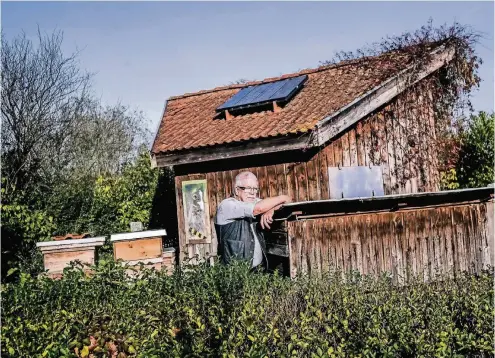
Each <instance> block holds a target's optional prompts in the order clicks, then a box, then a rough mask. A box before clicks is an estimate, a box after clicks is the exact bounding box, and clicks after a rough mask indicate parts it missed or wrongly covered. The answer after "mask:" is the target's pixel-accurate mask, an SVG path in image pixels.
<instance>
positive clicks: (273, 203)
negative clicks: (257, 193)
mask: <svg viewBox="0 0 495 358" xmlns="http://www.w3.org/2000/svg"><path fill="white" fill-rule="evenodd" d="M288 202H290V198H289V197H288V196H287V195H279V196H274V197H271V198H266V199H263V200H261V201H259V202H257V203H256V205H255V206H254V210H253V214H254V216H256V215H259V214H264V213H266V212H267V211H270V210H272V209H275V210H276V209H278V208H280V207H281V206H282V205H283V204H286V203H288Z"/></svg>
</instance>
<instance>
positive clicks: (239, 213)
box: [215, 198, 263, 267]
mask: <svg viewBox="0 0 495 358" xmlns="http://www.w3.org/2000/svg"><path fill="white" fill-rule="evenodd" d="M259 201H261V199H256V200H255V201H254V202H252V203H246V202H244V201H240V200H237V199H236V198H227V199H225V200H223V201H222V202H221V203H220V205H219V206H218V209H217V215H216V216H215V224H217V225H226V224H230V223H231V222H233V221H235V220H236V219H242V218H246V217H247V218H254V215H253V210H254V206H255V205H256V203H257V202H259ZM253 225H255V223H251V231H252V233H253V236H254V238H255V240H254V255H253V263H252V267H256V266H258V265H259V264H261V262H262V261H263V251H262V249H261V245H260V242H259V239H258V236H257V235H256V230H255V229H254V226H253Z"/></svg>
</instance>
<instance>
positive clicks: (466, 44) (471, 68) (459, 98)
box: [322, 19, 482, 185]
mask: <svg viewBox="0 0 495 358" xmlns="http://www.w3.org/2000/svg"><path fill="white" fill-rule="evenodd" d="M480 40H481V35H480V34H479V33H478V32H476V31H475V30H473V29H472V28H470V27H468V26H464V25H462V24H459V23H457V22H455V23H453V24H452V25H447V24H444V25H441V26H437V27H436V26H434V25H433V20H431V19H430V20H429V22H428V23H427V24H426V25H424V26H422V27H421V28H420V29H418V30H416V31H406V32H404V33H402V34H400V35H396V36H387V37H385V38H383V39H382V40H381V41H378V42H374V43H372V44H369V45H366V46H364V47H362V48H361V49H358V50H356V51H351V52H338V53H336V54H335V55H334V56H333V58H332V59H330V60H328V61H324V62H322V64H329V65H332V64H336V63H339V62H341V61H352V62H353V63H354V64H355V65H354V66H353V67H355V66H358V67H359V68H360V69H361V70H363V71H370V70H371V71H377V70H379V71H381V72H382V74H383V75H384V78H389V77H391V76H393V75H396V74H397V72H398V71H400V70H404V69H406V68H409V70H408V71H407V72H406V73H405V74H404V75H403V79H404V83H403V86H404V88H405V87H406V86H409V85H411V84H412V83H414V81H416V79H417V75H418V74H419V73H421V72H422V71H424V70H425V69H426V67H427V66H429V65H430V63H431V61H432V60H433V58H434V56H435V53H438V52H439V51H445V50H449V49H450V50H451V51H453V52H452V54H453V55H452V59H451V60H450V61H448V62H447V63H445V65H444V66H443V67H442V68H441V69H440V70H437V71H435V72H434V73H432V74H431V75H429V76H428V77H426V78H425V80H423V81H422V83H421V84H419V85H416V86H412V87H410V88H409V89H408V90H407V94H408V101H411V102H410V103H419V102H420V103H421V105H422V106H423V107H429V106H430V105H431V106H432V108H431V110H432V111H433V119H434V124H433V126H428V125H427V126H425V125H424V123H421V122H419V121H421V120H424V118H421V117H420V116H418V115H417V113H416V114H415V113H410V114H409V115H408V118H410V119H411V120H412V121H414V119H416V121H417V122H418V123H408V126H409V127H408V128H406V127H403V125H402V124H401V123H400V122H401V121H399V120H396V121H394V125H395V126H396V127H395V128H394V130H399V131H404V132H405V133H410V132H411V128H414V131H415V134H416V135H417V137H418V138H423V139H428V140H427V142H428V143H429V146H430V147H431V148H436V151H437V154H438V156H428V155H424V157H421V158H418V157H419V156H421V155H422V153H421V152H420V153H418V152H417V151H416V150H415V148H414V147H411V146H410V145H409V143H408V142H406V143H401V142H398V141H394V143H393V147H394V148H399V149H400V150H398V151H394V153H393V158H394V161H395V163H402V166H403V168H397V170H398V173H396V176H397V178H398V180H399V181H400V183H401V184H402V185H404V184H405V182H406V181H407V180H408V179H409V177H408V176H407V173H418V172H420V171H421V170H422V168H421V165H425V163H426V165H427V166H429V167H438V168H439V170H440V172H442V173H443V174H442V176H443V177H444V178H445V177H449V176H450V177H451V176H452V175H453V173H452V170H451V169H452V168H453V165H452V163H455V162H456V160H457V158H458V157H459V152H458V150H459V147H458V146H457V147H456V146H455V145H454V144H456V142H455V141H454V142H453V141H452V140H451V139H452V135H453V134H455V133H453V132H452V131H453V130H455V128H456V126H459V125H460V126H466V124H467V121H468V119H469V116H465V113H466V112H469V111H472V106H471V102H470V98H471V94H472V92H473V90H474V89H476V88H477V87H478V86H479V84H480V81H481V78H480V77H479V74H478V67H479V65H480V64H481V63H482V60H481V58H479V57H478V56H477V54H476V52H475V47H476V45H477V44H478V43H479V42H480ZM375 56H380V60H379V61H380V64H379V66H378V67H379V68H377V64H376V61H377V59H376V58H373V57H375ZM425 99H427V100H425ZM422 101H423V102H422ZM416 132H417V133H416ZM373 135H376V136H379V135H380V134H379V133H374V134H373ZM373 150H375V151H376V150H378V151H379V150H380V148H373ZM385 151H386V149H385ZM422 151H424V150H422ZM371 154H372V153H370V155H371ZM454 166H455V164H454Z"/></svg>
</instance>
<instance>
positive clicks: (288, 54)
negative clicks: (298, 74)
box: [1, 1, 494, 131]
mask: <svg viewBox="0 0 495 358" xmlns="http://www.w3.org/2000/svg"><path fill="white" fill-rule="evenodd" d="M1 6H2V8H1V10H2V13H1V15H2V28H3V31H4V34H5V35H6V36H7V38H10V37H12V36H16V35H17V34H19V33H20V32H21V31H24V32H26V34H27V35H28V36H29V37H33V38H34V36H35V35H36V31H37V26H38V25H39V26H40V28H41V30H42V31H43V32H48V33H50V32H51V31H53V30H54V29H58V30H62V31H63V32H64V51H66V52H67V53H70V52H73V51H74V50H75V49H80V50H82V52H81V54H80V57H79V58H80V65H81V67H82V68H84V69H86V70H87V71H89V72H94V73H95V77H94V80H93V84H94V89H95V92H96V94H97V95H98V96H99V97H100V98H102V100H103V101H104V102H105V103H110V104H112V103H116V102H117V101H121V102H122V103H123V104H127V105H130V106H131V107H132V108H136V109H140V110H143V112H144V113H145V115H146V117H147V118H148V120H149V122H150V128H151V130H153V131H154V130H155V128H156V126H157V125H158V122H159V120H160V117H161V114H162V111H163V106H164V103H165V100H166V99H167V98H168V97H169V96H172V95H180V94H183V93H186V92H195V91H198V90H201V89H208V88H212V87H216V86H221V85H225V84H228V83H229V82H231V81H234V80H236V79H239V78H247V79H263V78H266V77H273V76H277V75H280V74H283V73H290V72H294V71H297V70H299V69H302V68H308V67H316V66H318V64H319V62H320V61H324V60H326V59H329V58H331V57H332V55H333V54H334V52H335V51H339V50H346V51H349V50H354V49H357V48H359V47H362V46H363V45H365V44H366V43H371V42H373V41H378V40H380V39H381V38H382V37H383V36H386V35H393V34H400V33H402V32H403V31H409V30H414V29H416V28H419V27H420V26H421V25H424V24H426V22H427V21H428V19H429V18H430V17H431V18H432V19H433V21H434V24H436V25H441V24H443V23H445V22H447V23H449V24H451V23H452V22H453V21H454V20H457V21H458V22H460V23H462V24H466V25H471V26H473V27H474V28H475V29H476V30H477V31H480V32H482V33H483V35H484V37H485V38H484V39H483V40H482V42H481V43H480V45H479V46H478V47H477V49H476V50H477V52H478V54H479V56H481V57H482V58H483V60H484V63H483V65H482V66H481V68H480V75H481V78H482V79H483V82H482V84H481V87H480V90H479V91H477V92H476V93H475V95H474V98H473V105H474V109H475V110H485V111H493V109H494V90H493V88H494V63H493V58H494V52H493V48H494V3H493V2H312V3H306V2H304V3H303V2H5V1H3V2H2V4H1Z"/></svg>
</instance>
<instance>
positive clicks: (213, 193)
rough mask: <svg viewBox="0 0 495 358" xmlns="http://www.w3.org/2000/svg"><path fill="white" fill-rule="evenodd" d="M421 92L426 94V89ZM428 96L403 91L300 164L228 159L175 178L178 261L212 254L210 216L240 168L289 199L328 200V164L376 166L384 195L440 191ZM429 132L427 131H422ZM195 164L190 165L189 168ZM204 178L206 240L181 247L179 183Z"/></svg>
mask: <svg viewBox="0 0 495 358" xmlns="http://www.w3.org/2000/svg"><path fill="white" fill-rule="evenodd" d="M425 93H428V92H427V91H425ZM431 103H432V98H431V96H428V95H425V96H421V97H419V98H417V97H413V95H412V94H408V93H407V92H406V93H405V94H403V95H401V96H399V97H398V98H397V99H396V100H394V101H393V102H391V103H390V104H389V105H387V106H386V107H384V108H382V109H381V110H380V111H378V112H376V113H373V114H371V115H370V116H368V117H367V118H365V119H363V120H362V121H361V122H359V123H357V125H355V126H354V127H352V128H350V129H349V130H347V131H346V132H345V133H343V134H342V135H340V136H339V137H337V138H335V140H333V141H332V142H331V143H329V144H328V145H327V146H326V147H325V148H323V149H322V150H320V151H319V152H317V153H315V154H314V155H313V156H312V157H311V158H308V160H306V161H302V162H293V161H294V159H293V158H292V157H291V156H290V155H286V156H284V155H281V157H280V160H279V161H278V162H276V163H275V164H272V165H264V164H265V163H263V160H261V162H260V163H259V165H260V166H256V167H251V168H246V167H245V164H244V165H243V163H244V160H243V159H242V158H241V159H233V160H232V162H234V163H238V164H237V165H235V164H234V169H231V170H220V171H217V170H215V169H216V164H212V165H211V169H210V170H211V171H210V170H208V171H207V172H206V173H205V172H204V171H203V172H202V173H200V174H198V172H199V171H198V172H196V173H195V171H194V169H191V170H189V171H188V173H187V175H179V176H176V179H175V187H176V200H177V217H178V229H179V246H180V251H181V255H180V258H181V261H182V259H183V258H184V257H189V258H193V257H194V256H195V255H199V257H206V256H205V255H207V254H208V255H216V252H217V240H216V234H215V228H214V224H213V217H214V215H215V213H216V209H217V205H218V204H219V203H220V202H221V201H222V200H223V199H225V198H227V197H229V196H230V195H231V194H232V183H233V180H234V178H235V176H236V175H237V174H238V173H239V172H241V171H244V170H249V171H252V172H253V173H254V174H256V175H257V177H258V179H259V186H260V197H261V198H264V197H267V196H274V195H280V194H287V195H289V196H291V197H292V198H293V201H307V200H320V199H328V198H329V184H328V171H327V168H328V167H336V166H339V165H340V166H368V165H370V164H371V165H380V166H381V167H382V170H383V183H384V191H385V194H386V195H388V194H402V193H416V192H426V191H436V190H438V189H439V179H438V177H439V175H438V170H437V165H436V159H435V158H436V153H434V149H433V147H434V146H432V145H431V139H432V138H433V137H434V133H435V126H434V123H433V109H432V105H431ZM426 133H428V135H426ZM193 168H194V167H193ZM195 179H207V184H208V199H209V206H210V220H211V230H212V242H211V244H192V245H187V247H186V245H185V232H184V227H183V223H184V218H183V215H184V213H183V203H182V189H181V188H182V181H185V180H195Z"/></svg>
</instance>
